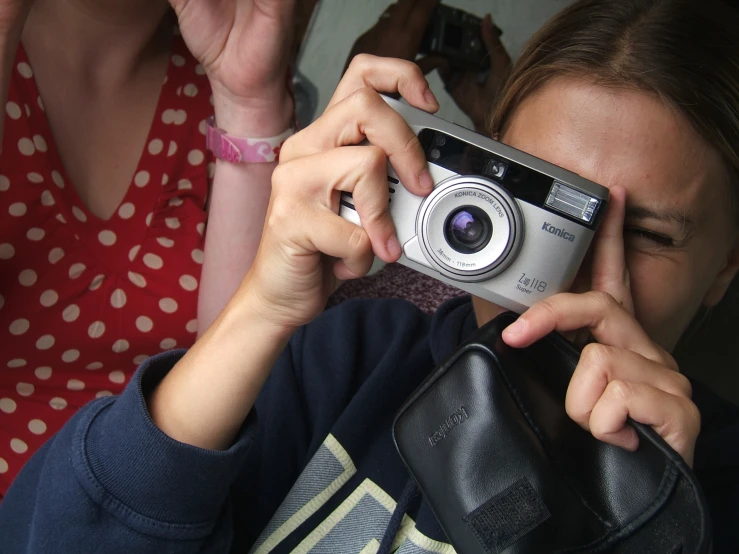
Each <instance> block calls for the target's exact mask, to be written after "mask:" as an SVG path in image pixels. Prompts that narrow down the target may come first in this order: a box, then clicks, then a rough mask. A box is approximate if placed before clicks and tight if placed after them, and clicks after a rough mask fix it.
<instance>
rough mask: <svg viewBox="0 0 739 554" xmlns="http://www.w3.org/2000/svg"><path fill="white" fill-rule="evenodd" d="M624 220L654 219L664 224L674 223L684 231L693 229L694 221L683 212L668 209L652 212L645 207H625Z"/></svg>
mask: <svg viewBox="0 0 739 554" xmlns="http://www.w3.org/2000/svg"><path fill="white" fill-rule="evenodd" d="M626 219H656V220H658V221H664V222H666V223H674V224H676V225H678V226H680V228H681V229H684V230H690V229H692V228H693V227H695V220H693V219H692V218H691V217H690V216H688V215H687V214H686V213H685V212H684V211H681V210H675V209H669V208H668V209H664V210H653V209H651V208H647V207H645V206H626Z"/></svg>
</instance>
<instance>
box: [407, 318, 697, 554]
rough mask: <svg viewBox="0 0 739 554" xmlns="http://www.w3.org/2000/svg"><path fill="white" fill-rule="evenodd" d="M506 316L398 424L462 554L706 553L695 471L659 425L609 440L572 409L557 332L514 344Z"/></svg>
mask: <svg viewBox="0 0 739 554" xmlns="http://www.w3.org/2000/svg"><path fill="white" fill-rule="evenodd" d="M516 317H517V316H516V315H515V314H512V313H510V312H507V313H504V314H502V315H500V316H498V317H497V318H496V319H494V320H493V321H491V322H490V323H488V324H487V325H485V326H483V327H482V328H481V329H480V330H479V331H478V332H477V334H476V335H475V336H474V337H473V338H472V339H471V340H470V341H468V342H467V343H465V344H464V345H462V346H461V347H460V348H459V349H458V350H457V351H456V352H455V353H454V354H453V355H452V356H451V357H450V358H449V359H448V360H447V361H446V362H445V363H444V364H443V365H441V366H440V367H439V368H437V369H436V370H435V371H434V372H433V373H432V374H431V375H430V376H429V378H428V379H427V380H426V381H425V382H424V383H423V384H422V385H421V386H420V387H419V389H418V390H417V391H416V392H415V393H414V394H413V395H412V396H411V398H410V399H409V400H408V401H407V402H406V404H405V405H404V406H403V407H402V408H401V410H400V413H399V414H398V416H397V417H396V420H395V422H394V425H393V438H394V440H395V444H396V447H397V449H398V452H399V453H400V456H401V458H402V459H403V461H404V463H405V464H406V466H407V468H408V470H409V472H410V474H411V476H412V477H413V478H414V479H415V481H416V482H417V484H418V486H419V488H420V489H421V491H422V493H423V494H424V496H425V498H426V500H427V501H428V503H429V504H430V506H431V508H432V509H433V511H434V514H435V515H436V518H437V519H438V521H439V523H440V524H441V526H442V528H443V529H444V531H445V533H446V534H447V537H448V538H449V540H450V541H451V543H452V545H453V546H454V548H455V550H456V551H457V552H458V553H459V554H490V553H495V554H498V553H506V554H524V553H536V554H549V553H565V552H567V553H583V554H584V553H588V554H591V553H592V554H595V553H604V552H607V553H613V554H626V553H635V554H636V553H638V554H706V553H709V552H710V551H711V533H710V521H709V516H708V509H707V506H706V502H705V499H704V497H703V493H702V491H701V489H700V486H699V485H698V483H697V481H696V478H695V476H694V474H693V472H692V471H691V470H690V468H688V466H687V465H686V464H685V462H684V461H683V459H682V458H681V457H680V455H679V454H677V453H676V452H675V451H674V450H672V449H671V448H670V447H669V446H668V445H667V444H666V443H665V442H664V441H663V440H662V438H661V437H660V436H659V435H658V434H657V433H656V432H654V431H653V430H652V429H651V428H650V427H648V426H645V425H641V424H638V423H635V422H631V421H630V422H629V424H630V425H632V426H633V427H634V429H635V430H636V432H637V433H638V435H639V447H638V449H637V450H636V451H635V452H627V451H626V450H623V449H621V448H619V447H616V446H612V445H609V444H606V443H603V442H601V441H599V440H597V439H595V438H594V437H593V436H592V435H591V434H590V433H588V432H587V431H585V430H583V429H582V428H580V427H579V426H578V425H577V424H576V423H574V422H573V421H572V420H571V419H570V418H569V417H568V415H567V414H566V412H565V401H564V399H565V393H566V390H567V386H568V384H569V381H570V378H571V376H572V373H573V371H574V368H575V366H576V365H577V362H578V359H579V354H580V353H579V351H578V350H576V349H575V348H574V347H573V346H572V345H571V344H570V343H569V342H567V341H566V340H565V339H564V338H563V337H562V336H561V335H558V334H556V333H552V334H551V335H549V336H547V337H545V338H544V339H542V340H540V341H538V342H536V343H534V344H533V345H531V346H530V347H528V348H522V349H513V348H510V347H508V346H507V345H506V344H505V343H504V342H503V341H502V339H501V333H502V332H503V329H505V328H506V327H507V326H508V325H509V324H510V323H512V322H513V321H515V319H516Z"/></svg>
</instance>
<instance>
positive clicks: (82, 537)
mask: <svg viewBox="0 0 739 554" xmlns="http://www.w3.org/2000/svg"><path fill="white" fill-rule="evenodd" d="M737 51H739V14H737V12H736V11H734V10H732V9H729V8H728V7H727V6H726V5H725V4H723V3H722V2H719V1H714V0H707V1H705V2H701V3H700V4H697V3H696V2H693V1H692V0H624V1H622V2H612V1H611V0H581V1H579V2H576V3H575V4H573V5H572V6H570V7H568V8H567V9H565V10H564V11H563V12H562V13H561V14H560V15H558V16H556V17H555V18H554V19H553V21H552V22H551V23H549V24H548V25H547V26H546V27H545V28H544V29H543V30H542V32H540V33H539V34H538V35H537V36H536V37H535V38H534V40H533V41H532V43H531V44H530V45H529V47H528V48H527V50H526V52H524V55H523V56H522V58H521V61H520V62H519V63H520V65H518V66H517V67H516V68H515V69H514V70H513V73H512V76H511V79H510V80H509V82H508V85H507V86H506V87H505V88H504V93H503V97H502V101H501V102H500V104H499V108H498V112H497V114H496V115H494V117H493V119H492V121H493V128H492V129H491V131H493V132H494V133H497V134H498V136H499V139H500V140H501V141H502V142H504V143H507V144H509V145H511V146H513V147H515V148H517V149H519V150H522V151H526V152H528V153H530V154H532V155H534V156H538V157H540V158H543V159H545V160H547V161H549V162H552V163H554V164H557V165H560V166H562V167H564V168H566V169H569V170H571V171H574V172H576V173H578V174H580V175H582V176H583V177H585V178H588V179H591V180H593V181H596V182H599V183H601V184H603V185H604V186H607V187H609V189H610V203H609V208H608V210H607V213H606V214H605V217H604V220H603V222H602V224H601V228H600V231H599V233H598V235H597V237H596V239H595V240H594V242H593V245H592V251H591V256H590V258H589V259H587V260H586V262H585V263H584V264H583V266H582V269H581V272H580V275H579V276H578V279H577V280H576V284H575V286H574V287H573V288H572V290H571V292H567V293H561V294H557V295H554V296H551V297H549V298H548V299H546V300H544V301H542V302H540V303H537V304H535V305H534V306H533V307H531V308H530V309H529V310H528V311H526V312H525V313H524V314H523V315H522V316H521V317H520V318H519V319H518V320H517V322H516V323H515V324H513V325H512V326H511V327H509V328H508V329H507V330H506V331H505V332H504V334H503V339H504V340H505V341H506V342H507V343H508V344H509V345H510V346H512V347H514V348H515V347H524V346H526V345H528V344H531V343H532V342H534V341H536V340H538V339H539V338H541V337H543V336H544V335H546V334H547V333H549V332H550V331H552V330H557V331H560V332H563V333H569V332H575V331H583V330H584V331H587V332H588V333H590V334H591V335H592V337H593V338H594V339H595V341H596V342H591V343H589V344H588V345H587V346H585V348H584V349H583V353H582V357H581V359H580V362H579V365H578V367H577V369H576V371H575V374H574V376H573V378H572V380H571V382H570V385H569V390H568V392H567V399H566V409H567V413H568V414H569V415H570V417H571V418H572V419H573V420H574V421H576V422H577V423H578V424H580V425H581V426H582V427H583V428H584V429H586V430H588V431H589V432H590V433H592V434H593V435H594V436H595V437H596V438H598V439H600V440H602V441H605V442H608V443H610V444H612V445H616V446H618V447H621V448H624V449H627V450H634V449H636V448H638V437H637V435H636V434H635V432H634V430H633V428H631V427H629V426H628V425H627V424H626V422H627V418H629V417H630V418H632V419H633V420H635V421H638V422H641V423H643V424H645V425H649V426H651V427H652V428H653V429H654V430H655V431H656V432H657V433H658V434H659V435H660V436H661V437H662V438H663V439H664V440H665V441H666V442H667V444H669V445H670V447H672V448H673V449H674V450H675V451H676V452H677V453H678V454H679V455H680V456H682V457H683V459H684V460H685V462H686V463H687V464H689V465H691V466H692V467H693V469H694V471H695V473H696V475H697V477H698V479H699V481H700V482H701V484H702V486H703V487H704V489H705V493H706V496H707V498H708V502H709V505H710V510H711V516H712V518H713V523H714V530H715V536H714V544H715V550H716V551H717V552H736V551H737V550H738V549H739V539H738V536H739V534H738V533H737V531H736V529H735V522H736V521H737V520H738V519H739V506H737V500H736V499H737V498H739V483H738V482H737V474H738V472H737V468H739V452H737V450H736V445H737V444H739V409H737V407H735V406H732V405H729V404H727V403H725V402H722V401H721V400H720V399H719V398H718V397H716V396H715V395H713V394H711V393H710V392H709V391H706V390H704V389H702V388H701V387H699V386H697V385H695V384H692V383H691V382H690V381H689V380H688V379H687V378H685V377H684V376H683V375H681V374H680V372H679V370H678V367H677V364H676V363H675V360H674V359H673V357H672V356H671V355H670V351H671V350H672V348H673V347H674V345H675V343H676V342H677V340H678V338H679V337H680V335H681V333H682V332H683V331H684V329H685V328H686V327H687V325H688V323H689V321H690V319H691V318H692V316H693V314H694V313H695V311H696V310H697V309H698V307H699V306H701V305H703V306H712V305H715V304H716V303H717V302H719V301H720V300H721V298H722V296H723V294H724V292H725V291H726V289H727V287H728V286H729V284H730V283H731V281H732V279H733V278H734V276H735V275H736V273H737V270H739V240H738V239H739V236H738V234H737V224H736V212H735V208H736V202H735V200H736V198H737V196H736V195H737V184H738V183H737V170H738V169H739V163H738V158H737V150H736V148H737V144H739V123H738V119H737V106H739V88H737V83H739V64H737V61H736V57H735V53H736V52H737ZM376 91H383V92H395V91H398V92H400V93H401V94H402V95H403V97H404V98H405V99H406V100H407V101H408V102H409V103H410V104H411V105H413V106H415V107H418V108H421V109H425V110H427V111H433V110H435V109H437V108H438V104H437V102H436V100H435V98H434V96H433V94H431V93H430V90H429V88H428V84H427V83H426V81H425V80H424V79H423V77H422V75H421V73H420V70H419V69H418V66H416V65H415V64H413V63H411V62H407V61H401V60H392V59H383V58H374V57H370V56H359V57H358V58H356V59H355V61H354V62H353V63H352V65H351V67H350V68H349V70H348V71H347V74H346V75H345V77H344V79H343V80H342V82H341V83H340V85H339V87H338V89H337V91H336V93H335V95H334V98H333V100H332V102H331V103H330V105H329V108H328V109H327V110H326V112H325V113H324V115H323V116H322V117H321V118H320V119H319V120H318V121H316V122H315V123H314V124H313V125H311V126H310V127H308V128H306V129H305V130H303V131H302V132H301V133H299V134H298V135H296V136H295V137H294V138H292V139H291V140H289V141H288V142H287V143H286V145H285V148H284V149H283V156H282V160H281V163H280V166H279V167H278V169H277V171H276V173H275V175H274V177H273V195H272V199H271V204H270V209H269V212H268V217H267V223H266V226H265V232H264V235H263V238H262V243H261V246H260V250H259V253H258V255H257V259H256V261H255V263H254V265H253V266H252V269H251V270H250V272H249V274H248V275H247V276H246V278H245V279H244V281H243V283H242V285H241V286H240V288H239V290H238V292H237V293H236V295H235V296H234V298H233V299H232V301H231V302H230V303H229V305H228V306H227V307H226V309H225V310H224V312H223V313H222V314H221V316H220V317H219V318H218V320H217V321H216V323H215V324H214V325H213V326H211V328H210V329H209V330H208V331H207V332H206V333H205V334H204V335H203V337H202V338H201V339H200V340H199V341H198V342H197V343H196V345H195V346H194V347H193V348H192V349H190V350H189V351H188V352H172V353H169V354H166V355H161V356H158V357H156V358H153V359H151V360H148V361H147V362H145V363H144V364H143V365H142V367H141V368H140V370H139V372H138V373H137V374H136V377H135V378H134V380H133V381H132V383H131V384H130V385H129V386H128V387H127V389H126V390H125V391H124V393H123V394H122V395H121V396H120V397H118V398H108V399H101V400H98V401H95V402H93V403H91V404H90V405H88V406H87V407H85V408H84V409H82V410H81V411H80V413H79V414H78V415H77V416H76V417H75V418H74V419H73V420H72V421H70V422H69V423H68V424H67V425H66V427H65V428H64V429H63V430H62V431H61V432H60V433H59V434H58V435H57V436H56V437H54V438H53V439H52V440H51V441H49V442H48V443H47V445H46V446H45V447H44V448H43V449H42V450H41V451H40V452H39V453H38V454H37V455H36V456H35V457H34V458H33V459H32V460H31V462H30V463H29V464H28V465H27V467H26V468H25V469H24V471H23V472H22V473H21V475H20V476H19V478H18V479H17V481H16V482H15V484H14V486H13V487H12V488H11V490H10V493H9V495H8V497H7V498H6V499H5V502H4V503H3V504H2V505H1V506H0V533H2V535H3V537H4V540H5V543H4V546H5V545H7V546H9V548H10V550H11V551H17V552H33V551H39V550H41V549H43V550H44V551H45V552H54V551H59V552H61V551H69V550H78V551H90V550H93V549H98V550H104V551H106V552H131V551H135V552H152V553H153V552H160V551H165V550H166V551H179V552H234V553H235V552H245V551H247V550H249V549H250V548H251V549H252V551H254V552H293V551H297V552H314V553H315V552H342V553H343V552H367V551H370V550H372V551H379V552H383V553H385V552H389V551H390V550H391V547H392V545H395V546H394V547H392V548H395V549H397V551H398V552H402V553H406V552H419V551H422V552H424V551H430V552H452V551H453V550H452V547H451V546H450V545H449V544H447V541H446V538H445V536H444V533H443V531H442V530H441V529H440V527H439V525H438V523H437V522H436V519H435V518H434V516H433V513H432V511H431V509H430V507H429V506H428V504H427V503H426V502H425V501H423V500H422V499H416V500H414V497H413V495H412V494H410V493H408V491H409V490H411V489H408V488H407V487H406V485H407V484H408V483H409V481H410V477H409V475H408V473H407V471H406V469H405V467H404V466H403V463H402V461H401V459H400V458H399V456H398V455H397V453H396V451H395V449H394V447H393V444H392V439H391V435H390V427H391V423H392V420H393V417H394V415H395V413H396V412H397V410H398V409H399V408H400V406H401V405H402V403H403V402H404V401H405V400H406V399H407V398H408V397H409V395H410V394H411V393H412V392H413V391H414V389H415V388H416V387H417V386H418V385H419V384H420V383H421V382H422V381H423V379H424V378H425V377H426V376H427V375H428V374H429V372H430V371H431V370H432V369H433V367H434V366H435V365H438V364H439V363H440V362H442V361H443V360H444V359H445V358H446V357H447V356H448V355H449V354H450V353H452V352H453V351H454V350H456V349H457V348H458V346H459V345H460V344H461V343H462V342H463V341H464V340H465V338H466V337H469V336H470V335H471V334H472V333H474V331H475V329H476V328H477V327H478V326H479V325H482V324H484V323H486V322H487V321H489V320H490V319H491V318H493V317H495V316H496V315H497V314H499V313H500V312H501V311H502V308H501V307H500V306H496V305H493V304H491V303H489V302H486V301H484V300H482V299H480V298H473V299H472V301H471V302H470V301H469V300H468V299H455V300H452V301H450V302H449V303H447V304H445V305H444V306H442V307H441V308H440V309H439V310H438V311H437V312H436V314H434V316H432V317H429V316H426V315H424V314H423V313H421V312H420V311H419V310H418V309H417V308H415V307H414V306H412V305H410V304H408V303H405V302H401V301H366V302H362V301H355V302H346V303H344V304H342V305H341V306H339V307H337V308H336V309H332V310H328V311H326V312H325V313H323V314H322V315H321V316H320V317H318V316H319V314H321V312H322V311H323V306H324V304H325V301H326V298H327V296H328V294H329V293H330V292H331V291H332V290H333V288H334V287H335V285H336V282H337V280H340V279H350V278H355V277H357V276H359V275H362V274H364V273H365V272H366V271H367V270H368V269H369V267H370V265H371V263H372V259H373V254H376V255H377V256H379V257H380V258H382V259H383V260H384V261H386V262H393V261H395V260H397V259H398V257H399V255H400V245H399V244H398V241H397V238H396V237H395V232H394V227H393V224H392V221H391V220H390V218H389V215H388V213H387V210H386V206H387V199H388V191H387V173H386V161H387V159H388V158H389V159H390V161H391V163H392V165H393V167H394V168H395V169H396V171H397V172H398V174H399V177H400V180H401V181H402V183H403V184H404V186H405V187H406V188H407V189H409V190H410V191H411V192H413V193H415V194H418V195H424V194H428V193H429V192H430V191H431V189H432V187H433V183H432V182H431V179H430V175H429V172H428V167H427V164H426V159H425V156H424V155H423V152H422V151H421V148H420V145H419V143H418V142H417V141H416V140H415V139H414V134H413V132H412V131H411V129H410V128H409V127H408V126H407V125H406V123H405V122H404V121H403V120H402V119H401V118H400V117H398V115H397V113H396V112H395V111H393V110H392V109H391V108H390V107H388V106H387V104H386V103H385V102H384V101H383V100H382V99H381V98H380V97H379V95H378V94H377V92H376ZM365 139H368V140H369V142H370V143H371V146H366V145H365V146H356V145H358V144H360V143H362V142H363V141H364V140H365ZM340 190H345V191H352V192H353V193H354V201H355V205H356V206H357V210H358V211H359V212H360V214H362V221H363V224H364V228H360V227H357V226H354V225H352V224H351V223H349V222H347V221H346V220H344V219H342V218H340V217H339V216H338V215H337V214H336V210H337V209H338V202H337V200H336V199H337V198H338V191H340ZM552 240H555V239H552ZM313 319H315V321H313V322H311V321H312V320H313ZM309 322H311V323H309ZM573 523H574V522H573ZM607 538H608V537H607V536H606V537H601V539H603V540H606V539H607ZM668 539H669V537H668ZM520 540H521V541H522V542H521V545H524V546H525V541H526V536H525V535H524V536H523V537H521V539H520ZM521 545H518V546H521ZM518 546H517V547H518ZM521 548H523V546H521ZM673 551H674V550H673Z"/></svg>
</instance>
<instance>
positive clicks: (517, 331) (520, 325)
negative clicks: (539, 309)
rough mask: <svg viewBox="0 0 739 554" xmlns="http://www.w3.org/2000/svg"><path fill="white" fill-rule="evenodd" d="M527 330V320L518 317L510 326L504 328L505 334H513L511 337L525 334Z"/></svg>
mask: <svg viewBox="0 0 739 554" xmlns="http://www.w3.org/2000/svg"><path fill="white" fill-rule="evenodd" d="M525 330H526V320H525V319H521V318H518V319H517V320H516V321H514V322H513V323H511V324H510V325H509V326H508V327H506V328H505V329H504V330H503V334H504V335H508V336H511V337H518V336H520V335H523V332H524V331H525Z"/></svg>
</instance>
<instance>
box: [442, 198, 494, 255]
mask: <svg viewBox="0 0 739 554" xmlns="http://www.w3.org/2000/svg"><path fill="white" fill-rule="evenodd" d="M492 236H493V223H492V222H491V221H490V217H488V215H487V214H486V213H485V212H484V211H483V210H481V209H480V208H478V207H476V206H463V207H461V208H458V209H456V210H454V211H453V212H452V213H451V214H450V215H449V217H448V218H447V220H446V225H445V226H444V237H445V238H446V241H447V243H449V246H451V247H452V248H454V250H456V251H457V252H460V253H462V254H474V253H476V252H480V251H481V250H482V249H483V248H485V247H486V246H487V245H488V243H489V242H490V239H491V238H492Z"/></svg>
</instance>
